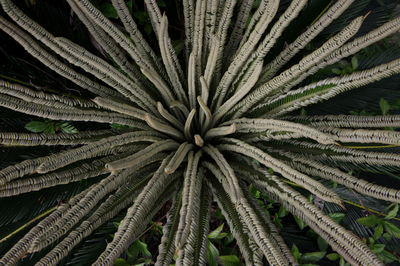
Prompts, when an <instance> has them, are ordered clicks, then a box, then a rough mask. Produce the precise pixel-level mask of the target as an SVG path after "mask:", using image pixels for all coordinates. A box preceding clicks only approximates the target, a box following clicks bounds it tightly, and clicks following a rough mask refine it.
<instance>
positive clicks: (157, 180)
mask: <svg viewBox="0 0 400 266" xmlns="http://www.w3.org/2000/svg"><path fill="white" fill-rule="evenodd" d="M171 157H172V154H170V155H169V156H168V157H167V158H165V159H164V160H163V162H162V163H161V165H160V167H159V168H158V170H157V172H156V173H155V174H154V175H153V177H152V178H151V179H150V181H149V182H148V183H147V184H146V186H145V187H144V188H143V190H142V191H141V192H140V194H139V195H138V197H137V199H136V201H135V203H134V204H133V206H132V207H130V208H129V209H128V211H127V214H126V216H125V218H124V219H123V220H122V221H121V223H120V225H119V227H118V231H117V232H116V233H115V234H114V239H113V240H112V242H110V243H109V244H108V245H107V248H106V250H105V251H104V252H103V253H102V254H101V255H100V257H99V258H98V259H97V261H96V262H95V263H94V265H104V264H112V263H113V262H114V261H115V260H116V259H117V258H118V256H119V255H120V254H121V253H122V252H123V251H124V250H125V248H127V247H128V245H129V244H130V243H131V242H132V241H133V238H134V236H135V235H137V234H138V233H139V232H138V231H137V230H135V229H138V228H137V227H138V224H141V223H142V222H143V219H145V217H146V215H147V213H149V212H151V207H152V205H153V204H154V202H156V201H157V199H158V197H159V196H160V195H161V194H162V193H163V191H165V189H166V188H167V187H168V185H169V184H170V183H171V182H172V181H173V180H174V179H175V178H176V177H177V176H176V175H175V174H172V175H166V174H165V173H164V168H165V166H166V165H167V163H168V162H169V160H170V159H171Z"/></svg>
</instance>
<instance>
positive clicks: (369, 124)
mask: <svg viewBox="0 0 400 266" xmlns="http://www.w3.org/2000/svg"><path fill="white" fill-rule="evenodd" d="M284 118H285V119H287V120H290V121H298V122H301V123H307V124H310V125H311V126H315V127H338V128H346V127H347V128H380V127H400V115H376V116H355V115H321V116H317V115H314V116H286V117H284Z"/></svg>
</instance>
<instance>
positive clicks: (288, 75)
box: [235, 17, 364, 117]
mask: <svg viewBox="0 0 400 266" xmlns="http://www.w3.org/2000/svg"><path fill="white" fill-rule="evenodd" d="M363 21H364V18H363V17H358V18H356V19H354V20H353V21H352V22H351V23H350V24H349V25H348V26H347V27H346V28H344V29H343V30H342V31H340V32H339V33H338V34H336V35H335V36H333V37H331V38H330V39H329V40H328V41H326V42H325V43H324V44H323V45H322V46H321V47H320V48H318V49H317V50H315V51H314V52H312V53H311V54H309V55H307V56H305V57H304V58H303V59H302V60H301V61H300V62H299V63H298V64H296V65H294V66H292V67H291V68H289V69H288V70H286V71H284V72H282V73H281V74H279V75H278V76H276V77H274V78H273V79H271V80H270V81H267V82H266V83H265V84H263V85H261V86H260V87H258V88H256V89H255V90H254V91H253V92H251V93H250V94H249V95H247V97H246V98H244V99H243V100H242V101H241V104H239V106H238V109H239V110H238V112H237V113H236V114H235V117H238V116H239V115H242V114H244V113H245V112H247V111H248V110H249V109H250V108H251V107H252V106H254V105H255V104H256V103H257V102H259V101H260V100H262V99H264V98H265V97H266V96H269V95H271V94H275V93H277V92H278V90H279V89H280V88H281V87H282V86H283V85H284V84H286V83H288V82H290V81H291V80H293V79H295V78H297V77H298V76H299V75H301V74H302V73H303V72H304V71H307V70H308V69H310V68H311V67H313V66H314V65H316V64H318V63H319V62H321V61H322V60H323V59H324V58H325V57H326V56H328V55H329V54H330V53H332V52H333V51H335V50H336V49H338V48H339V47H340V46H341V45H343V44H344V43H345V42H346V41H347V40H349V39H350V38H351V37H353V36H354V35H355V34H356V33H357V31H358V30H359V28H360V27H361V24H362V22H363Z"/></svg>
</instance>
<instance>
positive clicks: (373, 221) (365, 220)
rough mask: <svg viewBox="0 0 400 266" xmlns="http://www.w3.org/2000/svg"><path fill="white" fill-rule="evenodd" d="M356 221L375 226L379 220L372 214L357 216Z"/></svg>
mask: <svg viewBox="0 0 400 266" xmlns="http://www.w3.org/2000/svg"><path fill="white" fill-rule="evenodd" d="M357 222H358V223H360V224H362V225H365V226H375V225H376V224H378V223H379V222H380V219H379V218H378V217H376V215H374V214H373V215H370V216H368V217H363V218H359V219H357Z"/></svg>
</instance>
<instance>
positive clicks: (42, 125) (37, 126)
mask: <svg viewBox="0 0 400 266" xmlns="http://www.w3.org/2000/svg"><path fill="white" fill-rule="evenodd" d="M25 128H26V129H27V130H29V131H30V132H34V133H48V134H54V133H56V132H60V131H61V132H64V133H68V134H74V133H78V132H79V131H78V129H77V128H76V127H75V126H73V125H72V124H71V123H70V122H64V121H61V122H56V121H52V120H48V119H46V120H44V121H31V122H29V123H27V124H26V125H25Z"/></svg>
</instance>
